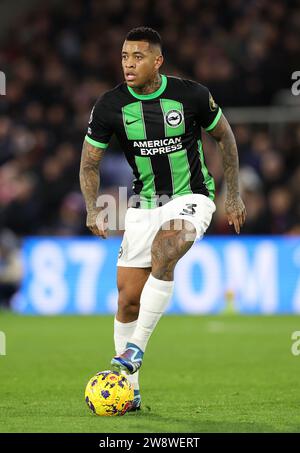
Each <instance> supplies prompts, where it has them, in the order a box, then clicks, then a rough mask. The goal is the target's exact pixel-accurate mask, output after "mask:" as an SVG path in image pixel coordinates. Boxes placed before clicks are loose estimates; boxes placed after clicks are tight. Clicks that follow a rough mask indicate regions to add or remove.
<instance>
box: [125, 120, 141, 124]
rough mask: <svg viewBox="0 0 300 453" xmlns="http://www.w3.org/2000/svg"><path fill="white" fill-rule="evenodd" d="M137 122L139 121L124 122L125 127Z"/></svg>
mask: <svg viewBox="0 0 300 453" xmlns="http://www.w3.org/2000/svg"><path fill="white" fill-rule="evenodd" d="M137 121H139V119H137V120H133V121H127V120H126V126H130V124H133V123H136V122H137Z"/></svg>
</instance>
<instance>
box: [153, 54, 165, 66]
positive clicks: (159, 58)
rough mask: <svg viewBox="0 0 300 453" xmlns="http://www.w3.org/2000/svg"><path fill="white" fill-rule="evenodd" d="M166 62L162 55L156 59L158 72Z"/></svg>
mask: <svg viewBox="0 0 300 453" xmlns="http://www.w3.org/2000/svg"><path fill="white" fill-rule="evenodd" d="M163 62H164V57H163V56H162V55H158V56H157V57H156V58H155V69H156V70H158V69H159V68H160V67H161V65H162V64H163Z"/></svg>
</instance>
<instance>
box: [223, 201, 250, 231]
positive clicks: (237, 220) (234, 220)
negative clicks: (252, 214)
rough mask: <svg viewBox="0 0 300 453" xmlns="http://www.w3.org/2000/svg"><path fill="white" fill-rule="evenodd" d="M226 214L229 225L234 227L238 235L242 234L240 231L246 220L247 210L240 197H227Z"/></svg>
mask: <svg viewBox="0 0 300 453" xmlns="http://www.w3.org/2000/svg"><path fill="white" fill-rule="evenodd" d="M225 212H226V215H227V219H228V223H229V225H234V229H235V231H236V233H237V234H240V229H241V227H242V226H243V225H244V223H245V220H246V208H245V205H244V203H243V200H242V199H241V197H240V196H239V195H237V196H235V197H231V196H228V195H227V198H226V200H225Z"/></svg>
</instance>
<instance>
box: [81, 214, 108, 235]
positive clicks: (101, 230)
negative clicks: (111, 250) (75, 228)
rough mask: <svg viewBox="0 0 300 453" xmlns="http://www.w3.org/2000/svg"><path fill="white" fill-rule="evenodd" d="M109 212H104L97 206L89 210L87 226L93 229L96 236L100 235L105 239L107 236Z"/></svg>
mask: <svg viewBox="0 0 300 453" xmlns="http://www.w3.org/2000/svg"><path fill="white" fill-rule="evenodd" d="M106 217H107V213H105V212H103V211H102V209H101V208H95V209H93V210H92V211H88V213H87V217H86V226H87V227H88V228H89V230H91V232H92V233H93V234H94V235H95V236H100V237H101V238H103V239H106V238H107V228H108V223H107V219H106Z"/></svg>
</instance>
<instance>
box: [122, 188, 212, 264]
mask: <svg viewBox="0 0 300 453" xmlns="http://www.w3.org/2000/svg"><path fill="white" fill-rule="evenodd" d="M215 210H216V205H215V203H214V202H213V201H212V200H211V199H210V198H208V197H206V196H205V195H201V194H195V193H194V194H188V195H182V196H179V197H176V198H174V199H173V200H171V201H169V202H168V203H166V204H165V205H163V206H160V207H157V208H152V209H141V208H128V210H127V212H126V216H125V232H124V236H123V241H122V244H121V247H120V251H119V258H118V262H117V266H123V267H151V246H152V242H153V239H154V238H155V235H156V233H157V232H158V230H159V229H160V227H161V226H162V224H165V223H166V222H169V221H170V220H175V219H181V220H183V219H184V220H187V221H189V222H190V223H191V224H192V225H193V226H194V227H195V229H196V231H197V239H199V238H201V237H202V236H203V235H204V233H205V231H206V230H207V228H208V226H209V224H210V222H211V219H212V215H213V213H214V212H215ZM180 224H181V222H176V228H177V227H178V228H180ZM166 228H167V229H168V226H166Z"/></svg>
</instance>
